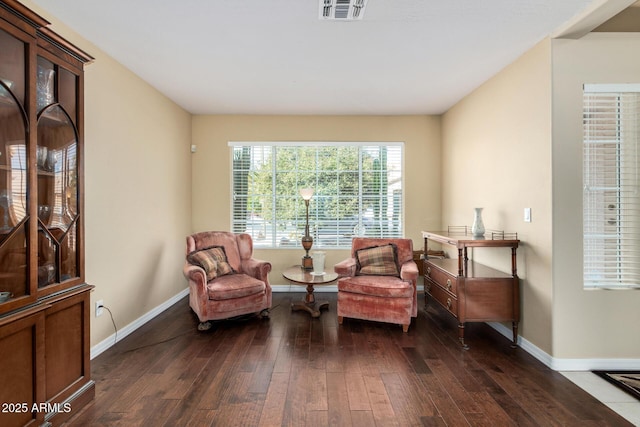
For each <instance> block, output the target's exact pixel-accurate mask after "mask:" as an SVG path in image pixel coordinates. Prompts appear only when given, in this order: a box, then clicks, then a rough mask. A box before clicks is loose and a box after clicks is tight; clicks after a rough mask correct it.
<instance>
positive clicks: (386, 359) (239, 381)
mask: <svg viewBox="0 0 640 427" xmlns="http://www.w3.org/2000/svg"><path fill="white" fill-rule="evenodd" d="M302 296H303V294H302V293H295V294H294V293H274V294H273V308H272V310H271V319H269V320H262V319H259V318H243V319H237V320H235V321H224V322H218V323H216V324H215V325H214V327H213V328H212V329H211V330H210V331H208V332H204V333H202V332H198V331H197V330H196V325H197V319H196V318H195V316H194V315H193V313H192V312H191V311H190V309H189V306H188V300H187V298H185V299H184V300H182V301H180V302H179V303H178V304H176V305H174V306H173V307H171V308H170V309H168V310H167V311H165V312H164V313H162V314H161V315H160V316H158V317H157V318H155V319H153V320H152V321H151V322H149V323H147V324H146V325H144V326H143V327H142V328H140V329H138V330H137V331H136V332H134V333H133V334H132V335H130V336H128V337H126V338H125V339H124V340H122V341H121V342H119V343H118V344H116V345H115V346H113V347H112V348H110V349H109V350H107V351H106V352H104V353H103V354H101V355H100V356H98V357H97V358H95V359H94V360H93V361H92V373H93V379H94V380H95V381H96V398H95V399H94V401H93V402H91V403H90V404H89V405H88V406H86V407H85V408H84V409H83V410H81V412H79V413H78V414H77V415H76V416H75V417H74V418H72V419H71V420H70V421H69V422H68V423H67V425H70V426H83V427H84V426H116V425H121V426H127V427H128V426H135V425H139V426H209V425H211V426H281V425H282V426H285V425H286V426H325V425H336V426H363V427H371V426H402V427H404V426H467V425H472V426H628V425H631V424H630V423H628V422H627V421H625V420H624V419H623V418H622V417H620V416H619V415H617V414H616V413H614V412H613V411H611V410H610V409H609V408H607V407H606V406H605V405H603V404H602V403H600V402H598V401H597V400H596V399H595V398H593V397H592V396H590V395H589V394H587V393H586V392H584V391H583V390H582V389H580V388H579V387H577V386H576V385H574V384H573V383H572V382H571V381H569V380H568V379H566V378H565V377H564V376H562V375H561V374H559V373H557V372H554V371H552V370H550V369H548V368H547V367H545V366H544V365H543V364H541V363H540V362H538V361H537V360H536V359H534V358H533V357H531V356H530V355H529V354H527V353H526V352H525V351H523V350H521V349H518V348H516V349H512V348H510V346H509V344H510V341H509V340H508V339H507V338H505V337H503V336H501V335H500V334H498V333H497V332H495V331H494V330H493V329H491V328H490V327H489V326H487V325H484V324H469V325H468V327H467V332H466V338H467V339H466V341H467V342H468V344H469V345H470V349H469V350H468V351H465V350H462V349H461V348H460V346H459V344H458V341H457V333H458V331H457V325H456V323H455V321H453V319H451V318H449V316H446V315H445V314H444V313H442V312H440V311H439V309H438V308H436V307H434V306H431V305H429V307H428V308H427V310H426V311H425V310H424V309H421V310H420V311H419V314H418V318H417V319H414V322H413V323H412V324H411V327H410V329H409V332H408V333H406V334H405V333H403V332H402V328H401V327H400V326H398V325H389V324H381V323H375V322H365V321H359V320H352V319H345V322H344V324H343V325H342V326H339V325H338V322H337V319H336V305H335V301H336V296H335V294H327V293H323V294H321V296H322V298H323V299H329V300H330V301H331V304H330V307H329V311H328V312H327V311H325V312H323V314H322V316H321V317H320V318H319V319H313V318H311V317H310V316H309V314H308V313H306V312H304V311H294V312H291V310H290V304H291V302H292V301H297V300H298V299H300V298H302ZM418 299H419V301H420V303H421V307H422V301H423V298H422V296H421V295H419V297H418ZM116 322H117V319H116Z"/></svg>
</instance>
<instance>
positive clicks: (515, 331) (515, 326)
mask: <svg viewBox="0 0 640 427" xmlns="http://www.w3.org/2000/svg"><path fill="white" fill-rule="evenodd" d="M511 326H512V328H513V343H512V344H511V348H516V347H518V322H513V323H512V324H511Z"/></svg>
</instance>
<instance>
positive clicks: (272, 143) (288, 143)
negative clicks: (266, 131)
mask: <svg viewBox="0 0 640 427" xmlns="http://www.w3.org/2000/svg"><path fill="white" fill-rule="evenodd" d="M296 145H300V146H303V145H304V146H308V147H323V146H368V147H372V146H381V147H382V146H386V147H392V146H396V147H398V146H399V147H402V150H401V158H400V165H401V171H402V175H401V182H402V191H403V197H402V201H401V212H400V220H399V222H400V225H401V228H402V230H403V235H404V231H405V230H406V228H405V207H406V193H405V184H406V180H405V153H404V145H405V143H404V142H401V141H299V140H298V141H227V146H228V147H229V148H231V150H229V162H230V164H232V163H233V148H234V147H243V146H250V147H251V146H296ZM231 172H232V173H233V168H231ZM233 191H234V190H233V177H231V179H230V180H229V194H231V195H233ZM229 209H230V212H229V217H230V219H231V226H233V214H234V211H233V203H231V204H230V207H229ZM316 248H317V247H316ZM320 248H323V249H346V247H344V246H335V247H333V246H331V247H320ZM265 249H270V250H274V249H275V250H278V249H283V250H290V249H298V248H281V247H278V246H275V247H268V248H265Z"/></svg>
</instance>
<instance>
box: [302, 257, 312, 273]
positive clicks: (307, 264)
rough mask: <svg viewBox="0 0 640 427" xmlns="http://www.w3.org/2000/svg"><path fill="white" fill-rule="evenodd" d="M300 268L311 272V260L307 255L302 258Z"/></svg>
mask: <svg viewBox="0 0 640 427" xmlns="http://www.w3.org/2000/svg"><path fill="white" fill-rule="evenodd" d="M302 268H303V269H304V270H313V259H312V258H311V257H310V256H309V255H305V256H303V257H302Z"/></svg>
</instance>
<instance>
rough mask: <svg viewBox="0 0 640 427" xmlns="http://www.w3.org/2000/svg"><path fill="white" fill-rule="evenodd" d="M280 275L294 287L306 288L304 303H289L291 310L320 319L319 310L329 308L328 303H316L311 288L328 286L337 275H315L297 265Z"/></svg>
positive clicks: (326, 273)
mask: <svg viewBox="0 0 640 427" xmlns="http://www.w3.org/2000/svg"><path fill="white" fill-rule="evenodd" d="M282 275H283V276H284V278H285V279H287V280H288V281H290V282H291V283H293V284H294V285H302V286H306V287H307V295H305V298H304V301H298V302H294V303H291V310H305V311H307V312H308V313H309V314H311V317H320V310H321V309H322V308H329V301H316V297H315V295H314V294H313V287H314V286H315V285H328V284H329V283H331V282H334V281H336V279H338V274H337V273H333V272H331V273H329V272H325V273H324V274H322V275H315V274H313V273H312V272H311V271H306V270H304V269H303V268H302V267H301V266H299V265H294V266H293V267H289V268H287V269H286V270H285V271H284V272H283V273H282Z"/></svg>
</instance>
